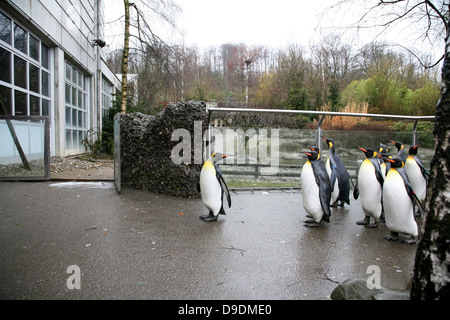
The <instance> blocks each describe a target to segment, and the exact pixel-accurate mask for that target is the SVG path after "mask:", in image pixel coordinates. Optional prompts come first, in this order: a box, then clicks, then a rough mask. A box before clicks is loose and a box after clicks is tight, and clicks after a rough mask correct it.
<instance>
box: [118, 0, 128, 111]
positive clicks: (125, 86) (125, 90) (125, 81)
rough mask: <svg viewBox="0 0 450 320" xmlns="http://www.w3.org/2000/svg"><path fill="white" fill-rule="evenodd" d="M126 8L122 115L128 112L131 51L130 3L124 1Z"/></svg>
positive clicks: (126, 0)
mask: <svg viewBox="0 0 450 320" xmlns="http://www.w3.org/2000/svg"><path fill="white" fill-rule="evenodd" d="M123 3H124V6H125V35H124V44H123V56H122V103H121V108H120V113H121V114H125V113H126V111H127V93H128V78H127V76H128V51H129V50H130V2H129V1H128V0H123Z"/></svg>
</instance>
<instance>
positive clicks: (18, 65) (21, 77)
mask: <svg viewBox="0 0 450 320" xmlns="http://www.w3.org/2000/svg"><path fill="white" fill-rule="evenodd" d="M26 70H27V63H26V61H25V60H23V59H21V58H19V57H18V56H14V84H15V85H16V86H19V87H22V88H24V89H26V88H27V72H26Z"/></svg>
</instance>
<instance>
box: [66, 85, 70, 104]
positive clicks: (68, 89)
mask: <svg viewBox="0 0 450 320" xmlns="http://www.w3.org/2000/svg"><path fill="white" fill-rule="evenodd" d="M66 103H68V104H70V86H69V85H68V84H67V83H66Z"/></svg>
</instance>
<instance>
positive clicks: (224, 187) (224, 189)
mask: <svg viewBox="0 0 450 320" xmlns="http://www.w3.org/2000/svg"><path fill="white" fill-rule="evenodd" d="M214 169H216V178H217V180H218V181H219V183H220V186H221V187H222V208H221V211H223V194H224V193H225V196H226V197H227V201H228V208H231V196H230V191H229V190H228V186H227V184H226V182H225V180H224V179H223V176H222V172H220V169H219V166H218V165H217V164H216V163H214Z"/></svg>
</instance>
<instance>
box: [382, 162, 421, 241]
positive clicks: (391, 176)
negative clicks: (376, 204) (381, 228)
mask: <svg viewBox="0 0 450 320" xmlns="http://www.w3.org/2000/svg"><path fill="white" fill-rule="evenodd" d="M392 171H393V172H392ZM383 205H384V214H385V217H386V226H387V227H388V229H389V230H391V231H393V232H401V233H406V234H409V235H412V236H417V235H418V227H417V223H416V221H415V220H414V213H413V205H412V202H411V199H410V198H409V196H408V193H407V192H406V188H405V185H404V182H403V179H402V177H401V176H400V174H399V173H398V172H397V171H395V170H390V171H389V173H388V175H387V177H386V180H385V182H384V185H383Z"/></svg>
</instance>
